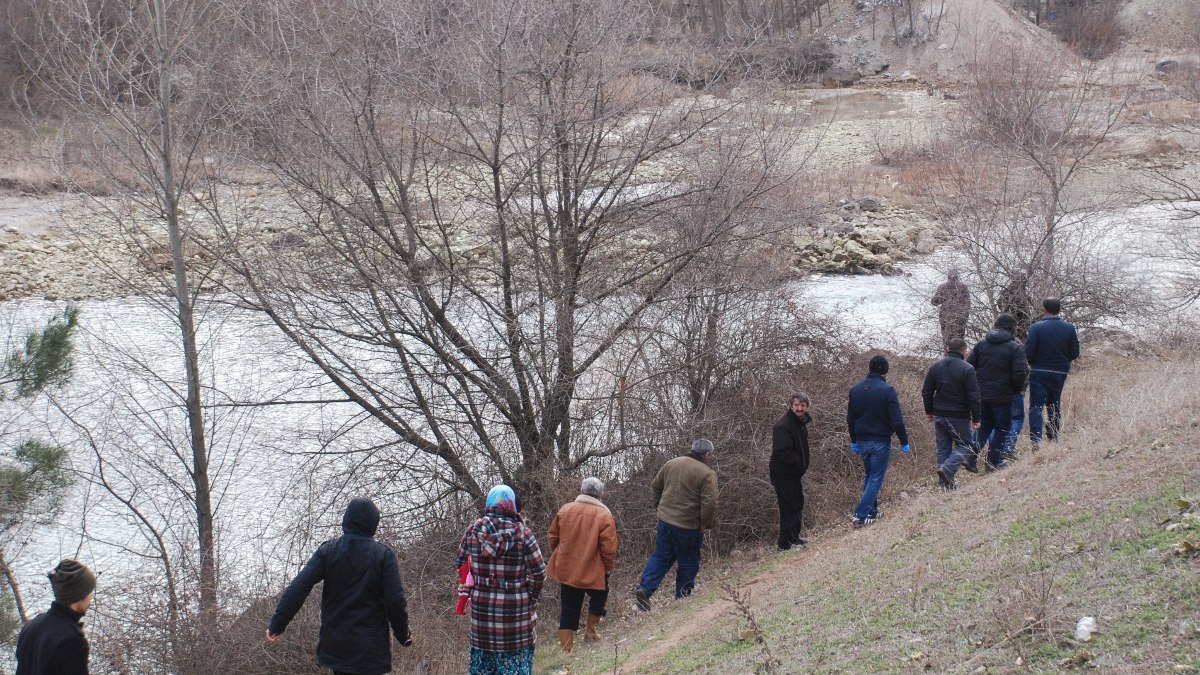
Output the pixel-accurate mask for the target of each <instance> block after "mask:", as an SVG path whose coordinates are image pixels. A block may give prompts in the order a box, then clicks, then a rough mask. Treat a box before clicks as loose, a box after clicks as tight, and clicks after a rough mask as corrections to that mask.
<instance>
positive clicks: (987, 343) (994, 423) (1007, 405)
mask: <svg viewBox="0 0 1200 675" xmlns="http://www.w3.org/2000/svg"><path fill="white" fill-rule="evenodd" d="M1017 325H1018V324H1017V319H1016V317H1014V316H1013V315H1011V314H1001V315H1000V316H998V317H996V322H995V324H994V325H993V328H992V329H991V330H989V331H988V332H987V335H986V336H984V338H983V339H982V340H980V341H979V342H978V343H976V345H975V348H974V349H972V350H971V353H970V354H969V355H968V356H967V363H969V364H971V365H972V366H975V377H976V379H978V380H979V398H980V399H981V401H982V403H981V412H982V415H981V417H980V426H979V430H978V431H976V432H975V450H976V451H977V452H982V451H983V447H984V446H985V445H987V446H988V453H987V463H988V468H989V469H999V468H1003V467H1004V466H1006V465H1007V463H1008V458H1009V457H1010V456H1011V454H1012V445H1011V441H1015V440H1016V439H1014V438H1012V437H1011V436H1010V434H1009V427H1010V425H1011V424H1012V402H1013V398H1014V397H1015V396H1017V395H1018V394H1020V393H1021V392H1022V391H1024V390H1025V383H1026V381H1027V380H1028V379H1029V362H1028V361H1026V360H1025V349H1024V348H1023V347H1021V343H1019V342H1017V341H1016V340H1015V339H1014V337H1013V334H1014V332H1015V331H1016V330H1017ZM993 432H994V433H993ZM969 462H970V464H971V465H972V466H973V465H974V464H975V458H974V457H972V458H971V460H969Z"/></svg>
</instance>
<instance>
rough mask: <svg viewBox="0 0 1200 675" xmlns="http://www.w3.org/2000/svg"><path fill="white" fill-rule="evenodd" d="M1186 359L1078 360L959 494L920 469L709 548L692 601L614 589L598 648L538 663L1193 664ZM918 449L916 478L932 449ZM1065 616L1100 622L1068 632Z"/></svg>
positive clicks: (650, 667)
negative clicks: (821, 524) (720, 550)
mask: <svg viewBox="0 0 1200 675" xmlns="http://www.w3.org/2000/svg"><path fill="white" fill-rule="evenodd" d="M1101 364H1103V365H1104V369H1103V370H1101V369H1100V365H1101ZM1198 375H1200V364H1197V363H1196V362H1194V361H1187V362H1178V361H1153V362H1142V363H1134V362H1126V361H1119V360H1113V359H1109V358H1105V359H1093V361H1092V367H1091V369H1090V370H1085V371H1083V372H1078V373H1075V374H1073V375H1072V377H1071V379H1070V380H1069V381H1068V385H1067V393H1066V396H1067V397H1068V400H1067V401H1066V403H1067V406H1068V411H1069V413H1068V414H1069V419H1068V431H1067V434H1066V438H1065V439H1064V441H1063V442H1062V443H1061V444H1058V445H1053V446H1050V447H1048V448H1046V449H1043V450H1042V451H1040V452H1038V453H1036V454H1031V453H1030V452H1029V451H1028V449H1027V448H1023V450H1024V453H1023V456H1022V459H1021V460H1020V461H1019V462H1018V463H1017V464H1016V465H1015V466H1014V467H1013V468H1011V469H1008V470H1006V471H1003V472H1001V473H999V474H994V475H981V476H978V477H973V476H969V475H965V474H964V475H963V477H962V478H961V479H960V484H961V488H960V489H959V490H958V492H957V493H953V494H942V493H940V492H936V491H935V490H934V489H933V479H932V478H931V480H930V483H929V486H928V487H927V488H922V489H920V490H919V491H916V492H908V493H901V495H900V498H899V499H898V500H896V501H894V502H893V503H887V504H885V505H884V509H885V511H886V512H887V516H886V518H884V519H883V520H882V521H881V522H879V523H877V524H875V525H872V526H870V527H868V528H865V529H862V530H857V531H856V530H851V529H850V527H849V522H848V517H847V524H846V526H845V527H844V528H839V529H836V530H834V531H830V532H826V533H822V534H821V535H820V536H818V537H817V538H815V539H814V541H813V542H812V543H811V544H810V545H809V547H808V549H807V550H806V551H804V552H802V553H790V554H776V553H772V552H768V551H767V550H765V549H763V550H759V551H752V552H744V553H742V554H741V555H740V556H735V557H734V558H733V559H727V560H724V561H716V562H715V563H714V562H712V561H708V562H706V566H705V568H704V569H703V570H702V572H701V579H700V582H701V585H700V587H699V588H698V589H697V593H698V594H697V595H696V596H695V597H693V598H690V599H688V600H685V601H681V602H674V601H670V600H667V599H665V598H663V599H660V597H662V596H664V595H669V593H665V594H664V593H661V592H660V593H659V596H660V597H656V598H655V600H656V601H657V603H656V606H655V608H654V609H653V610H652V611H651V612H650V613H649V614H637V613H636V612H633V611H631V610H628V609H627V608H626V607H624V605H625V604H626V602H627V598H626V596H627V595H628V593H625V592H624V590H620V591H618V592H617V593H615V594H614V595H615V597H614V601H613V603H612V604H614V605H621V607H620V608H619V609H618V610H617V613H618V614H620V615H622V616H620V617H617V618H612V619H609V620H606V622H605V624H604V626H603V627H604V628H606V630H604V631H603V633H604V634H605V636H606V640H605V641H604V642H603V643H601V646H594V645H583V644H582V643H580V642H577V643H576V644H577V647H576V650H575V651H576V653H575V654H574V655H572V657H571V658H563V656H562V655H560V654H559V653H558V648H557V645H547V644H546V643H543V645H545V646H543V647H540V648H539V669H540V670H541V671H542V672H550V673H554V672H571V673H603V672H608V673H613V672H621V673H633V672H654V673H658V672H672V673H690V672H711V673H743V672H746V673H748V672H880V671H892V672H900V671H925V670H927V671H931V672H1014V671H1026V670H1028V671H1031V672H1045V671H1058V670H1064V669H1069V668H1076V667H1080V668H1099V669H1101V670H1103V671H1106V672H1173V671H1174V672H1185V671H1187V670H1189V669H1190V670H1193V671H1200V575H1198V572H1200V557H1197V556H1195V555H1192V556H1187V555H1179V554H1176V553H1175V552H1173V547H1174V546H1175V545H1176V544H1177V543H1179V542H1180V541H1182V540H1183V539H1184V538H1185V537H1189V538H1191V539H1192V540H1200V530H1198V529H1196V528H1194V529H1191V530H1184V529H1178V528H1177V529H1174V530H1172V531H1169V530H1168V529H1167V526H1168V525H1170V524H1171V523H1175V522H1180V516H1179V507H1178V506H1177V504H1176V500H1177V499H1178V498H1179V497H1181V496H1183V495H1187V496H1190V497H1200V388H1198V387H1196V385H1195V383H1196V382H1197V376H1198ZM916 452H917V453H918V455H917V457H916V459H915V460H914V461H918V462H924V463H927V464H928V465H929V469H930V473H931V474H932V471H933V459H932V449H931V448H918V449H917V450H916ZM902 461H903V460H902ZM1193 511H1194V512H1195V511H1200V506H1197V507H1193ZM1189 522H1191V521H1189ZM640 562H641V561H626V564H629V565H639V564H640ZM670 582H671V578H670V577H668V579H667V584H666V585H664V588H666V587H667V585H669V584H670ZM556 609H557V608H555V610H556ZM545 613H546V614H547V616H548V617H551V616H553V615H554V614H555V613H556V612H555V611H552V610H551V608H549V607H547V608H545ZM1082 616H1093V617H1095V619H1096V622H1097V624H1098V632H1097V633H1096V635H1095V636H1094V637H1093V638H1092V640H1091V641H1090V642H1086V643H1082V642H1076V641H1075V640H1074V637H1073V633H1074V628H1075V623H1076V621H1077V620H1078V619H1079V618H1080V617H1082ZM739 638H740V639H739Z"/></svg>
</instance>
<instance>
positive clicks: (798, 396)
mask: <svg viewBox="0 0 1200 675" xmlns="http://www.w3.org/2000/svg"><path fill="white" fill-rule="evenodd" d="M796 401H800V402H801V403H803V404H804V405H812V401H810V400H808V394H806V393H804V392H802V391H798V392H796V393H794V394H792V396H791V398H789V399H788V405H789V406H790V405H791V404H793V403H795V402H796Z"/></svg>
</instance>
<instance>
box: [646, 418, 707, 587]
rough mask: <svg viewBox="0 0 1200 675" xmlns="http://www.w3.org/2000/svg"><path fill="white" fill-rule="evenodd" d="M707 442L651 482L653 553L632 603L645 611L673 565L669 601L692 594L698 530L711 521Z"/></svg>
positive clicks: (667, 466)
mask: <svg viewBox="0 0 1200 675" xmlns="http://www.w3.org/2000/svg"><path fill="white" fill-rule="evenodd" d="M712 455H713V444H712V441H710V440H708V439H706V438H701V439H698V440H697V441H695V442H694V443H692V449H691V452H689V453H688V454H687V455H684V456H683V457H676V458H675V459H672V460H670V461H668V462H667V463H666V464H664V465H663V467H662V468H661V469H659V471H658V475H657V476H655V477H654V483H653V484H652V486H651V489H652V490H653V491H654V493H653V494H654V506H655V509H656V510H657V513H658V526H657V529H656V533H655V544H654V553H653V554H652V555H651V556H650V560H648V561H647V562H646V567H645V569H643V570H642V579H641V581H640V582H639V583H638V588H637V593H636V597H637V604H638V608H639V609H642V610H649V609H650V596H651V595H654V592H655V591H656V590H658V585H659V584H660V583H662V579H663V577H664V576H666V574H667V572H668V571H669V570H670V569H671V566H672V565H674V564H675V563H676V562H678V563H679V567H678V568H677V569H676V570H675V597H676V598H683V597H687V596H689V595H691V594H692V588H693V587H694V586H695V585H696V574H697V573H698V572H699V571H700V547H701V546H703V545H704V530H705V529H711V528H712V527H713V526H714V525H716V522H717V496H718V492H717V474H716V473H715V472H714V471H713V470H712V468H710V467H709V464H710V463H711V462H712Z"/></svg>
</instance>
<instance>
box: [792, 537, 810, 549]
mask: <svg viewBox="0 0 1200 675" xmlns="http://www.w3.org/2000/svg"><path fill="white" fill-rule="evenodd" d="M797 546H808V538H807V537H796V543H794V544H792V548H796V547H797Z"/></svg>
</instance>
